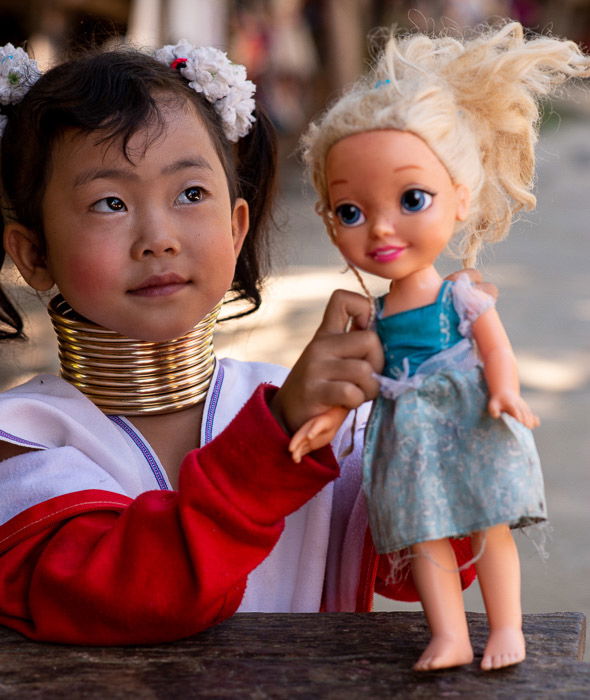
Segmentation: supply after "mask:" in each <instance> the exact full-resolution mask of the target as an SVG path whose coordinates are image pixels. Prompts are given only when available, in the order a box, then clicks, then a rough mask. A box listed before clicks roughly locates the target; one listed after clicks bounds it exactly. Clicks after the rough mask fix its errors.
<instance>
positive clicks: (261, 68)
mask: <svg viewBox="0 0 590 700" xmlns="http://www.w3.org/2000/svg"><path fill="white" fill-rule="evenodd" d="M508 17H509V18H513V19H518V20H519V21H521V22H522V23H523V24H524V25H525V26H527V27H529V28H531V29H532V30H534V31H550V32H552V33H553V34H555V35H558V36H567V37H568V38H570V39H573V40H575V41H578V42H580V43H581V44H583V45H590V0H417V1H415V2H411V1H407V0H307V1H305V0H29V1H28V2H27V1H26V0H0V44H4V43H6V42H8V41H10V42H12V43H13V44H15V45H17V46H18V45H26V46H27V48H28V50H29V52H30V53H32V54H33V55H34V56H35V58H37V60H38V62H39V63H40V64H41V66H42V67H43V68H46V67H49V66H51V65H53V64H54V63H56V62H59V61H60V60H61V59H63V57H64V56H67V55H68V54H70V53H72V52H76V51H79V50H83V49H84V48H85V47H88V46H89V45H93V46H102V45H107V46H108V45H115V44H120V43H121V42H130V43H133V44H135V45H139V46H148V47H152V46H159V45H162V44H164V43H170V42H176V41H177V40H179V39H180V38H187V39H189V40H191V41H192V42H193V43H195V44H210V45H215V46H218V47H219V48H222V49H225V50H227V51H228V53H229V55H230V57H231V58H232V59H233V60H235V61H237V62H241V63H244V64H246V66H247V67H248V72H249V75H250V77H252V79H253V80H254V81H255V82H256V83H257V86H258V92H257V95H258V98H259V99H260V100H261V101H262V102H263V103H264V104H265V106H266V108H267V109H268V111H269V112H270V114H271V116H272V119H273V121H274V123H275V125H276V127H277V130H278V133H279V137H280V154H281V181H280V198H279V206H278V209H277V230H276V232H275V234H274V251H273V257H274V270H273V275H272V276H271V277H270V279H269V282H268V284H267V288H266V293H265V297H264V303H263V306H262V308H261V309H260V310H259V312H257V313H256V314H254V315H253V316H251V317H247V318H245V319H242V320H239V321H231V322H229V323H225V324H221V325H220V329H219V332H218V333H217V341H216V345H217V351H218V354H219V355H221V356H223V355H231V356H233V357H238V358H242V359H248V360H263V361H269V362H276V363H279V364H283V365H287V366H289V365H292V364H293V362H294V361H295V360H296V359H297V357H298V356H299V353H300V352H301V350H302V349H303V347H304V346H305V344H306V343H307V342H308V340H309V338H310V337H311V335H312V333H313V331H314V329H315V327H316V326H317V324H318V322H319V320H320V318H321V314H322V311H323V308H324V306H325V303H326V300H327V298H328V296H329V294H330V292H331V291H332V290H333V289H334V288H336V287H348V288H350V289H357V286H356V282H355V280H354V278H353V277H352V276H351V275H350V274H348V275H346V274H344V272H343V267H344V266H343V264H342V262H341V261H340V259H339V257H338V254H337V251H336V250H335V249H333V248H332V247H331V246H330V244H329V242H328V240H327V237H326V235H325V233H324V232H323V230H322V225H321V222H320V221H319V219H318V217H317V216H316V215H315V213H314V210H313V204H314V196H313V192H312V191H311V189H310V187H309V186H308V185H307V184H306V182H305V176H304V174H303V172H302V170H301V166H300V163H299V161H298V158H297V153H296V146H297V142H298V139H299V136H300V134H301V131H302V129H303V128H304V127H305V125H306V123H307V122H308V121H309V120H310V119H311V118H313V116H314V115H315V114H317V113H318V111H319V110H321V109H322V107H323V106H324V105H325V104H326V103H327V102H328V101H329V100H330V99H332V98H333V97H335V96H336V95H337V94H338V93H339V92H340V91H341V90H342V89H343V88H344V87H346V86H347V85H348V84H350V82H352V81H353V80H354V79H355V78H356V77H357V76H358V75H359V74H360V73H361V72H362V70H363V68H364V66H365V65H366V61H367V57H368V52H367V42H366V37H367V34H368V33H369V32H370V30H371V29H373V28H375V27H378V26H390V25H392V24H397V25H398V26H400V27H402V28H408V29H411V28H418V29H420V30H425V31H434V30H439V29H446V30H448V31H459V32H460V31H461V30H462V29H463V28H466V27H472V26H474V25H477V24H479V23H481V22H489V23H494V22H496V21H498V20H500V19H501V18H508ZM587 89H590V85H587V86H580V87H579V88H578V89H577V90H572V91H570V92H569V93H568V94H566V95H563V97H562V98H561V99H559V100H557V101H555V102H553V103H552V104H549V105H547V107H546V110H545V119H544V123H543V128H542V132H541V139H540V142H539V146H538V178H537V186H536V194H537V197H538V207H537V210H536V211H535V212H534V213H532V214H529V215H527V216H526V217H525V218H523V219H521V220H520V221H518V222H516V223H515V225H514V227H513V229H512V232H511V235H510V237H509V238H508V240H507V241H505V242H503V243H502V244H500V245H498V246H497V247H496V248H494V249H492V250H489V251H487V252H486V253H485V254H484V256H483V259H482V261H481V269H482V271H483V273H484V276H485V277H486V279H488V280H490V281H492V282H494V283H495V284H496V285H497V286H498V287H499V289H500V298H499V301H498V308H499V311H500V313H501V315H502V318H503V320H504V323H505V325H506V327H507V329H508V332H509V334H510V336H511V339H512V342H513V345H514V347H515V350H516V353H517V356H518V360H519V366H520V372H521V379H522V384H523V392H524V394H525V396H526V398H527V400H528V401H529V402H530V403H531V404H532V406H533V408H534V409H535V410H536V411H537V412H538V413H539V415H540V416H541V418H542V425H541V427H540V428H538V430H537V431H536V439H537V443H538V447H539V452H540V454H541V458H542V462H543V466H544V473H545V479H546V486H547V497H548V506H549V510H550V518H551V528H552V530H551V532H550V533H549V539H548V542H547V544H546V551H547V552H548V554H549V557H548V558H547V559H545V558H544V557H541V556H539V554H538V553H537V552H536V550H535V547H534V546H533V543H532V542H530V541H528V539H527V537H526V536H524V535H518V536H517V540H518V542H519V548H520V550H521V556H522V562H523V604H524V610H525V612H547V611H559V610H574V611H582V612H585V613H586V615H587V616H590V421H589V416H590V283H589V275H588V265H589V264H590V231H589V225H588V221H590V94H586V90H587ZM441 267H442V270H443V272H445V273H446V272H448V271H451V270H454V269H457V268H459V267H460V264H459V263H458V261H456V260H450V259H448V260H444V261H443V263H442V266H441ZM3 272H4V282H5V283H7V284H6V287H7V289H8V291H9V293H10V294H11V295H12V296H16V297H17V298H18V303H19V305H20V308H21V309H22V310H23V312H24V314H25V316H26V319H27V333H28V335H29V338H30V340H29V341H28V342H26V343H4V344H3V347H0V388H7V387H9V386H13V385H15V384H17V383H19V382H21V381H25V380H26V379H28V378H29V377H31V376H32V375H34V374H36V373H37V372H39V371H49V372H56V371H57V365H56V360H55V358H56V344H55V340H54V337H53V333H52V331H51V328H50V325H49V322H48V319H47V316H46V313H45V310H44V309H45V304H46V302H47V299H44V298H42V297H41V296H39V295H36V294H34V293H32V292H31V291H29V290H26V289H24V288H23V287H22V286H21V285H20V284H19V282H18V279H17V276H16V274H15V273H14V271H13V270H11V268H10V266H9V265H8V266H5V271H3ZM370 286H371V289H372V290H374V291H375V292H378V291H381V290H384V289H385V285H384V284H383V282H382V281H381V280H371V281H370ZM466 595H467V607H468V609H471V610H482V609H483V608H482V605H481V601H480V598H479V592H478V590H477V587H473V590H471V591H468V593H467V594H466ZM376 607H377V609H383V610H390V609H400V610H407V609H415V607H416V606H409V605H406V604H399V605H397V604H392V603H390V602H389V601H385V600H384V599H380V598H379V597H377V600H376ZM586 659H587V660H590V653H589V652H588V651H587V652H586Z"/></svg>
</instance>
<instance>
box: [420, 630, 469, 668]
mask: <svg viewBox="0 0 590 700" xmlns="http://www.w3.org/2000/svg"><path fill="white" fill-rule="evenodd" d="M472 661H473V649H472V648H471V643H470V642H469V639H463V638H453V637H447V636H440V637H438V636H434V637H433V638H432V639H431V640H430V644H429V645H428V646H427V647H426V649H424V652H423V653H422V656H421V657H420V658H419V659H418V661H416V663H415V664H414V666H413V668H414V671H436V670H437V669H441V668H452V667H453V666H463V665H464V664H469V663H471V662H472Z"/></svg>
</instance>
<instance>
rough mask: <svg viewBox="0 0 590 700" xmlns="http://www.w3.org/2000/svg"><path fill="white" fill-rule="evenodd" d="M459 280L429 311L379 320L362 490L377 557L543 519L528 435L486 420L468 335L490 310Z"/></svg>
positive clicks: (483, 389)
mask: <svg viewBox="0 0 590 700" xmlns="http://www.w3.org/2000/svg"><path fill="white" fill-rule="evenodd" d="M493 304H494V301H493V299H492V298H491V297H490V296H488V295H487V294H484V293H483V292H481V291H479V290H477V289H476V288H475V287H473V285H471V283H470V282H469V279H468V277H467V276H466V275H463V276H461V277H460V279H459V280H458V281H457V282H450V281H445V282H443V284H442V286H441V289H440V292H439V294H438V298H437V299H436V301H435V302H434V303H433V304H429V305H428V306H424V307H420V308H417V309H410V310H408V311H403V312H401V313H397V314H393V315H391V316H387V317H382V310H383V298H380V299H378V300H377V314H376V330H377V333H378V335H379V337H380V339H381V342H382V344H383V348H384V352H385V368H384V371H383V376H380V377H379V383H380V394H379V396H378V397H377V399H376V400H375V401H374V403H373V407H372V410H371V414H370V417H369V421H368V424H367V430H366V434H365V446H364V452H363V485H364V490H365V494H366V497H367V502H368V509H369V520H370V525H371V533H372V536H373V541H374V543H375V547H376V549H377V551H378V552H379V553H381V554H383V553H388V552H396V551H398V550H401V549H404V548H406V547H408V546H410V545H412V544H416V543H418V542H425V541H428V540H437V539H441V538H447V537H461V536H465V535H469V534H470V533H472V532H476V531H478V530H483V529H486V528H489V527H491V526H492V525H497V524H499V523H508V524H509V525H510V526H511V527H524V526H526V525H531V524H533V523H537V522H541V521H543V520H545V519H546V508H545V496H544V487H543V477H542V473H541V465H540V461H539V456H538V454H537V450H536V448H535V444H534V441H533V437H532V434H531V431H530V430H529V429H528V428H526V427H525V426H524V425H522V423H520V422H519V421H517V420H516V419H514V418H512V416H509V415H508V414H506V413H503V414H502V415H501V417H500V418H492V417H491V416H490V415H489V413H488V410H487V404H488V390H487V386H486V382H485V379H484V376H483V368H482V366H481V362H480V360H479V358H478V355H477V350H476V348H475V346H474V342H473V340H472V333H471V326H472V324H473V322H474V321H475V320H476V319H477V318H478V317H479V315H480V314H482V313H483V312H485V311H486V310H487V309H489V308H490V307H491V306H493Z"/></svg>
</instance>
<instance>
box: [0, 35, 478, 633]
mask: <svg viewBox="0 0 590 700" xmlns="http://www.w3.org/2000/svg"><path fill="white" fill-rule="evenodd" d="M1 54H2V55H1V59H0V88H1V89H0V100H1V102H2V104H3V107H2V112H3V123H4V124H5V127H6V128H5V131H4V134H3V137H2V184H3V213H4V218H5V226H4V248H5V250H6V251H7V252H8V253H9V254H10V256H11V258H12V259H13V261H14V263H15V264H16V266H17V267H18V269H19V271H20V273H21V274H22V276H23V278H24V279H25V280H26V282H27V283H28V284H29V285H31V287H33V288H34V289H35V290H39V291H46V290H49V289H51V288H52V287H53V286H54V285H57V287H58V290H59V292H60V294H59V295H58V296H57V297H55V298H54V299H53V300H52V301H51V304H50V313H51V317H52V320H53V324H54V327H55V330H56V333H57V337H58V341H59V352H60V363H61V373H62V377H63V378H59V379H58V378H57V377H53V376H47V375H45V376H39V377H35V378H34V379H32V380H31V381H29V382H27V383H26V384H24V385H23V386H20V387H17V388H15V389H13V390H11V391H8V392H5V393H4V394H3V395H2V396H1V397H0V460H3V461H2V463H1V466H0V484H1V487H0V623H1V624H4V625H8V626H10V627H13V628H14V629H16V630H19V631H21V632H23V633H24V634H26V635H28V636H30V637H32V638H34V639H39V640H52V641H58V642H70V643H89V644H124V643H133V642H135V643H137V642H159V641H165V640H171V639H176V638H179V637H182V636H186V635H190V634H194V633H195V632H198V631H199V630H201V629H203V628H206V627H208V626H210V625H212V624H214V623H216V622H219V621H221V620H223V619H225V618H226V617H228V616H230V615H232V614H233V613H234V612H235V611H236V610H239V611H260V612H266V611H268V612H273V611H275V612H298V611H300V612H311V611H319V610H320V609H323V610H328V611H330V610H332V611H336V610H368V609H370V606H371V601H372V597H373V592H374V589H375V587H378V588H379V590H380V591H381V592H384V593H386V594H390V595H398V596H401V597H404V598H408V597H409V598H411V597H412V596H413V595H414V594H413V591H412V587H411V586H405V587H404V586H402V587H397V589H395V588H393V587H391V586H390V587H389V588H387V586H386V585H385V583H384V582H381V581H380V579H379V578H378V576H377V568H378V559H377V555H376V553H375V550H374V548H373V546H372V543H371V540H370V537H368V536H367V516H366V509H365V504H364V498H363V496H362V494H361V490H360V458H359V456H358V455H357V454H356V453H354V452H353V453H352V454H351V455H349V457H347V458H346V459H345V460H343V461H342V463H341V467H340V470H339V467H338V464H337V463H336V461H335V460H334V457H333V455H332V452H331V451H330V449H322V450H319V451H317V452H315V453H314V454H313V455H310V457H309V458H306V459H305V460H304V461H303V462H302V463H301V464H299V465H294V464H293V462H292V460H291V457H290V453H289V450H288V444H289V436H290V434H291V433H292V432H293V431H295V430H296V429H297V428H299V427H300V426H301V425H302V424H303V423H304V422H306V421H307V420H308V419H310V418H311V417H313V416H314V415H318V414H319V413H322V412H324V411H326V410H327V409H328V408H329V406H331V405H333V404H341V405H345V406H347V408H350V409H351V408H355V407H357V406H359V405H360V404H362V403H363V402H365V401H366V400H367V399H369V398H372V397H374V396H375V395H376V393H377V382H376V380H375V379H374V377H373V376H372V375H373V373H374V371H375V370H378V369H380V367H381V350H380V346H379V342H378V339H377V337H376V336H375V335H374V333H372V332H371V331H366V330H359V331H357V332H354V333H344V332H343V331H344V330H345V325H346V319H347V317H348V315H353V316H356V317H357V318H358V320H359V326H366V325H367V322H368V314H367V307H366V302H365V300H364V299H363V298H362V297H360V296H358V295H354V294H351V295H349V296H348V297H347V302H346V314H345V315H344V316H343V315H342V314H341V313H340V308H338V309H335V310H334V311H332V310H329V311H328V312H327V314H326V317H325V321H324V326H323V331H324V335H325V336H327V335H329V339H328V340H327V339H326V337H324V338H322V337H321V334H319V335H318V338H316V339H314V341H312V343H310V345H309V346H308V348H307V349H306V350H305V352H304V353H303V354H302V357H301V359H300V361H299V362H298V363H297V364H296V366H295V367H294V368H293V370H292V371H291V373H290V374H289V375H288V377H287V379H286V382H285V384H284V386H283V387H282V388H281V389H280V390H277V389H276V387H273V386H272V384H274V385H279V384H281V383H282V382H283V380H284V379H285V375H286V374H287V373H286V371H284V370H283V369H281V368H278V367H274V366H271V365H265V364H259V363H239V362H235V361H232V360H223V361H220V362H218V361H216V360H215V357H214V355H213V349H212V345H211V336H212V332H213V328H214V325H215V318H216V315H217V312H218V309H219V304H220V300H221V299H222V298H223V297H224V295H225V293H226V291H227V290H228V289H230V290H231V292H232V294H233V295H234V296H237V297H240V298H242V299H245V300H248V301H249V302H250V303H251V306H252V307H253V308H256V307H257V306H258V304H259V303H260V294H259V284H260V280H261V276H262V272H263V271H264V265H263V262H264V259H265V257H266V252H267V250H266V242H265V239H264V233H265V230H266V226H267V221H268V215H269V208H270V203H271V196H272V192H273V183H274V175H275V158H274V136H273V132H272V130H271V128H270V126H269V123H268V121H267V119H266V118H265V116H264V114H263V113H262V112H261V111H260V110H259V109H257V108H255V105H254V100H253V98H252V93H253V85H252V84H251V83H250V82H249V81H247V80H246V76H245V71H244V69H243V67H241V66H236V65H233V64H231V63H230V62H229V61H228V60H227V58H226V57H225V55H224V54H222V53H221V52H219V51H217V50H215V49H211V48H200V49H194V48H192V47H191V46H189V45H187V44H179V45H177V46H175V47H172V46H169V47H165V48H164V49H162V50H160V51H159V52H157V53H156V57H155V58H153V57H150V56H147V55H145V54H143V53H140V52H137V51H132V50H121V51H110V52H106V53H101V54H97V55H88V56H85V57H79V58H76V59H74V60H71V61H68V62H66V63H64V64H62V65H60V66H58V67H56V68H53V69H52V70H50V71H48V72H47V73H46V74H45V75H43V76H41V77H39V73H38V71H37V69H36V67H35V65H34V63H33V62H31V61H30V60H29V59H28V58H27V56H26V54H24V52H22V51H21V50H20V49H14V47H12V46H7V47H5V48H4V49H2V50H1ZM3 258H4V251H2V259H3ZM0 302H1V309H2V310H1V321H2V333H3V337H4V338H11V337H15V338H18V337H22V322H21V320H20V317H19V315H18V313H17V312H16V310H15V309H14V307H13V305H12V304H11V303H10V302H9V300H8V298H7V297H6V295H5V294H3V293H2V294H1V295H0ZM345 430H347V431H348V434H345V431H343V433H342V434H341V436H339V437H338V438H337V439H336V441H335V448H336V450H337V451H338V452H343V451H344V449H340V447H339V443H340V442H342V444H343V446H344V447H347V446H348V445H349V444H350V442H351V437H352V439H353V438H354V436H351V434H350V426H349V427H348V428H347V429H345ZM354 442H355V444H358V445H360V444H361V442H362V441H361V440H360V439H359V437H358V436H357V440H356V441H354ZM337 476H339V478H338V479H336V477H337ZM458 552H459V554H458V556H459V557H460V559H461V560H467V559H469V557H470V556H471V555H470V548H469V546H468V543H467V544H466V545H465V546H462V545H461V544H459V545H458ZM471 578H473V572H466V574H465V576H464V584H465V585H467V584H468V583H469V581H470V580H471Z"/></svg>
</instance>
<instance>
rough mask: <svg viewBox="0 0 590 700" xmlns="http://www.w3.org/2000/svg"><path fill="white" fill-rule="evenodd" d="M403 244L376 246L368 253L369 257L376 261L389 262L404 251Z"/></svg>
mask: <svg viewBox="0 0 590 700" xmlns="http://www.w3.org/2000/svg"><path fill="white" fill-rule="evenodd" d="M405 249H406V248H405V246H385V247H383V248H376V249H375V250H372V251H371V252H370V253H369V257H371V258H373V260H375V261H376V262H391V261H392V260H396V259H397V258H399V256H400V255H401V254H402V253H403V252H404V250H405Z"/></svg>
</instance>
